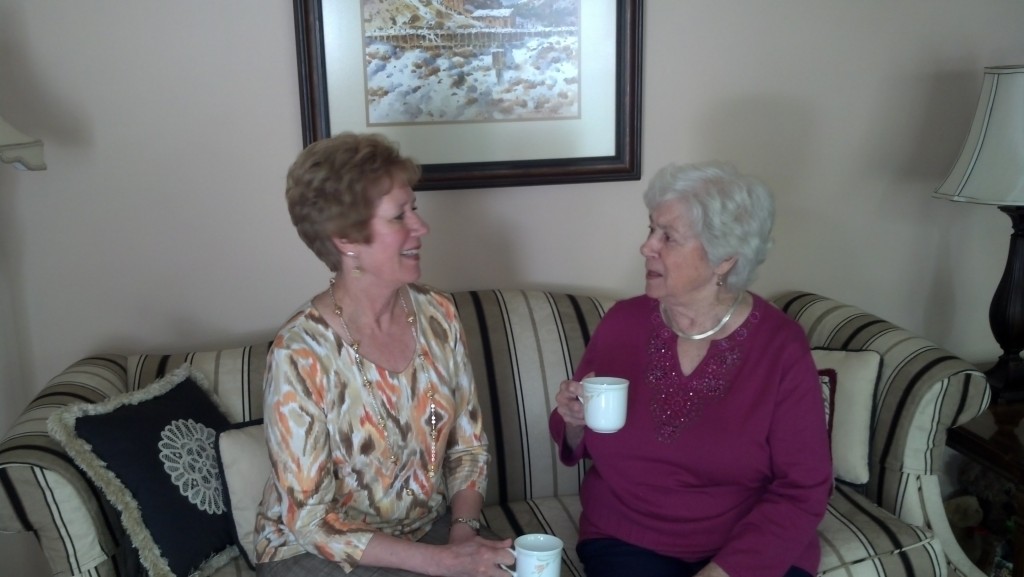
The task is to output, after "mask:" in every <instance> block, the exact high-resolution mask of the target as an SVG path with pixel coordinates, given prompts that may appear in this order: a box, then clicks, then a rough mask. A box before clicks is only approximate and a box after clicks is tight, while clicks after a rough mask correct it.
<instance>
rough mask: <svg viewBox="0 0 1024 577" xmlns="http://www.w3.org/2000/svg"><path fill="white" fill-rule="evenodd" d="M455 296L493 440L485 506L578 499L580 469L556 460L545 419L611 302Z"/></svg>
mask: <svg viewBox="0 0 1024 577" xmlns="http://www.w3.org/2000/svg"><path fill="white" fill-rule="evenodd" d="M453 297H454V299H455V305H456V307H457V308H458V310H459V316H460V318H461V319H462V325H463V327H464V329H465V331H466V340H467V342H468V345H467V346H468V347H469V357H470V362H471V363H472V365H473V374H474V378H475V380H476V386H477V394H478V395H479V398H480V405H481V408H482V410H483V413H484V428H485V430H486V432H487V437H488V439H490V443H491V457H492V458H491V463H490V469H489V471H488V472H489V475H488V479H489V481H488V487H487V495H486V498H485V502H486V504H488V505H494V504H497V503H508V502H510V501H521V500H526V499H538V498H541V497H551V496H555V495H575V494H578V493H579V484H580V481H581V480H582V479H583V472H584V468H583V465H580V466H578V467H565V466H562V465H561V464H560V463H559V461H558V455H557V452H556V451H555V446H554V443H552V442H551V437H550V436H549V434H548V415H550V414H551V411H552V410H554V400H555V393H557V392H558V387H559V385H560V384H561V382H562V381H563V380H565V379H567V378H569V377H570V376H572V373H573V370H574V369H575V368H576V365H577V364H579V360H580V357H582V356H583V350H584V349H585V348H586V346H587V343H588V342H589V341H590V335H591V333H593V331H594V329H595V328H596V327H597V323H598V322H599V321H600V320H601V317H602V316H604V313H605V311H607V310H608V308H609V307H610V306H611V305H612V303H613V302H614V300H613V299H601V298H595V297H587V296H579V295H571V294H564V293H555V292H542V291H519V290H486V291H468V292H458V293H454V294H453Z"/></svg>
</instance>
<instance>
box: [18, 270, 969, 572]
mask: <svg viewBox="0 0 1024 577" xmlns="http://www.w3.org/2000/svg"><path fill="white" fill-rule="evenodd" d="M453 297H454V299H455V302H456V305H457V306H458V309H459V313H460V315H461V317H462V321H463V324H464V326H465V329H466V333H467V336H468V341H469V349H470V352H471V360H472V364H473V370H474V373H475V377H476V382H477V385H478V390H479V395H480V400H481V404H482V408H483V410H484V413H485V415H487V419H486V422H487V433H488V435H489V437H490V439H491V445H492V450H493V455H494V457H495V458H494V459H493V460H492V463H491V471H490V473H491V482H490V484H489V488H488V494H487V496H486V508H485V510H484V513H483V516H484V520H485V521H486V523H487V524H488V525H489V526H490V527H491V528H492V529H493V530H494V531H496V532H497V533H498V534H501V535H513V534H518V533H524V532H548V533H553V534H556V535H558V536H560V537H561V538H562V539H563V540H564V541H565V542H566V549H565V555H564V559H563V567H562V576H563V577H569V576H581V575H583V571H582V568H581V565H580V563H579V560H578V559H577V558H576V555H575V551H574V546H575V544H576V534H577V518H578V515H579V512H580V503H579V498H578V496H577V492H578V487H579V483H580V480H581V479H582V477H583V473H584V469H583V468H582V466H581V467H576V468H569V467H564V466H562V465H560V464H558V461H557V459H556V455H555V451H554V447H553V444H552V443H551V442H550V440H549V439H548V434H547V418H548V413H549V412H550V411H551V409H552V399H553V398H554V394H555V391H556V389H557V387H558V385H559V383H560V382H561V380H562V379H564V378H565V377H566V376H567V375H569V374H570V373H571V372H572V369H573V367H574V366H575V365H576V363H577V362H578V360H579V358H580V355H581V354H582V352H583V349H584V347H585V345H586V343H587V341H588V339H589V336H590V334H591V332H592V331H593V330H594V327H595V326H596V325H597V323H598V322H599V320H600V318H601V316H602V315H603V314H604V312H605V311H606V310H607V308H608V307H609V306H610V305H611V303H612V302H613V301H612V300H610V299H601V298H595V297H590V296H582V295H569V294H561V293H554V292H542V291H518V290H484V291H467V292H459V293H454V294H453ZM774 303H775V304H776V305H777V306H779V307H780V308H781V309H783V310H784V311H785V312H786V313H787V314H788V315H790V316H791V317H793V318H794V319H796V320H797V321H798V322H799V323H800V324H801V325H802V326H803V327H804V329H805V330H806V332H807V334H808V336H809V337H810V341H811V344H812V345H813V346H817V347H827V348H833V349H834V348H841V349H849V350H853V349H872V350H876V351H878V352H880V353H881V354H882V356H883V369H882V372H883V374H882V378H881V380H880V384H879V386H878V390H877V391H876V393H875V399H876V408H875V410H874V418H873V422H874V432H873V437H872V445H871V479H870V482H869V483H868V484H867V485H866V486H865V487H862V488H859V490H854V489H852V488H850V487H846V486H843V485H838V486H837V487H836V491H835V494H834V496H833V498H832V501H831V503H830V505H829V509H828V514H827V516H826V518H825V520H824V521H823V523H822V524H821V527H820V530H819V536H820V539H821V542H822V550H823V557H822V561H821V567H820V574H821V575H829V576H831V575H844V576H857V575H865V576H867V575H918V576H922V575H947V574H948V575H958V574H959V575H970V576H973V577H979V576H980V575H981V573H980V572H979V571H978V570H977V569H976V568H974V567H973V566H972V565H971V564H970V562H969V561H968V560H967V558H966V557H965V555H964V553H963V552H962V551H961V550H960V548H959V547H958V546H957V544H956V541H955V540H954V538H953V536H952V532H951V530H950V528H949V525H948V522H947V520H946V518H945V515H944V511H943V507H942V501H941V496H940V488H939V483H938V480H937V477H936V467H937V466H939V464H940V463H941V462H942V459H941V457H942V452H943V450H944V445H945V438H946V430H947V429H948V428H949V427H952V426H955V425H957V424H959V423H962V422H964V421H966V420H968V419H970V418H972V417H974V416H975V415H977V414H978V413H980V412H981V411H982V410H984V408H985V407H986V405H987V404H988V402H989V392H988V387H987V385H986V382H985V380H984V377H983V376H982V375H981V374H980V373H979V372H978V371H977V370H975V369H974V367H972V366H971V365H969V364H967V363H966V362H964V361H962V360H960V359H958V358H956V357H954V356H953V355H951V354H950V353H948V352H946V351H944V350H941V349H939V348H937V347H936V346H935V345H933V344H931V343H929V342H927V341H925V340H924V339H921V338H919V337H916V336H914V335H912V334H910V333H909V332H907V331H905V330H903V329H900V328H899V327H896V326H894V325H892V324H891V323H888V322H885V321H883V320H881V319H879V318H877V317H874V316H871V315H869V314H866V313H864V312H862V311H860V310H858V309H856V308H854V307H852V306H847V305H843V304H841V303H838V302H836V301H833V300H830V299H827V298H824V297H821V296H817V295H813V294H808V293H797V292H794V293H788V294H784V295H781V296H778V297H777V298H775V299H774ZM267 346H268V344H267V343H261V344H256V345H251V346H247V347H241V348H237V349H224V350H219V351H207V352H191V353H182V354H169V355H155V354H141V355H140V354H136V355H113V354H111V355H97V356H93V357H89V358H86V359H82V360H81V361H79V362H77V363H75V364H73V365H71V366H70V367H68V368H67V369H66V370H65V371H64V372H62V373H61V374H59V375H57V376H56V377H54V378H53V379H52V380H51V381H50V382H49V384H48V385H47V386H46V387H45V388H44V389H43V390H42V391H41V392H40V393H39V394H38V395H37V396H36V397H35V399H33V400H32V402H31V403H30V404H29V406H28V407H27V408H26V409H25V411H24V412H23V414H22V415H21V416H20V418H19V419H18V420H17V422H16V423H15V425H14V427H13V428H12V429H11V430H10V431H9V432H8V433H7V435H6V437H5V438H4V440H3V441H2V443H0V532H21V531H32V532H34V533H35V535H36V536H37V538H38V540H39V542H40V544H41V546H42V549H43V552H44V554H45V555H46V558H47V560H48V561H49V564H50V567H51V574H52V575H54V576H56V577H70V576H74V575H89V576H103V577H106V576H115V575H117V576H129V575H137V574H142V569H141V567H140V566H139V562H138V558H137V556H136V555H134V554H133V551H132V549H131V545H130V543H129V541H128V539H127V538H126V536H125V535H124V530H123V528H122V527H121V524H120V522H119V520H118V516H117V513H116V512H115V511H114V510H113V509H112V508H111V507H110V506H109V505H108V504H107V503H105V502H104V500H103V499H102V498H101V497H100V495H99V493H98V491H97V490H96V488H95V487H93V486H92V485H91V484H90V483H89V482H88V481H87V480H86V479H85V478H84V477H83V476H82V474H81V473H80V472H79V470H78V469H76V467H75V466H74V464H73V463H72V462H71V460H70V459H69V458H68V457H67V455H66V454H65V453H64V451H63V450H62V449H61V447H60V446H59V445H58V444H57V443H56V442H55V441H54V440H53V439H52V438H51V437H50V436H49V435H48V434H47V432H46V420H47V417H48V416H49V414H50V413H51V412H52V411H54V409H56V408H58V407H61V406H63V405H67V404H69V403H81V402H87V403H94V402H98V401H100V400H102V399H106V398H109V397H111V396H113V395H117V394H120V393H123V392H126V391H132V390H136V389H138V388H140V387H143V386H145V385H146V384H148V383H151V382H152V381H154V380H155V379H157V378H158V377H160V376H161V375H162V374H163V373H164V372H166V371H169V370H172V369H174V368H175V367H177V366H179V365H181V364H182V363H185V362H187V363H190V364H191V365H192V366H193V367H195V368H198V369H199V370H201V371H202V372H203V373H204V374H205V376H206V377H207V381H208V382H209V383H210V384H211V385H212V386H213V387H214V388H215V389H216V391H217V394H218V396H219V398H220V400H221V402H222V404H223V405H225V406H227V407H229V410H230V412H231V414H230V415H229V417H230V419H231V420H232V421H234V422H242V421H247V420H251V419H256V418H259V417H260V416H262V395H261V388H262V378H263V373H264V369H265V355H266V351H267ZM836 410H837V411H842V407H841V406H840V407H837V408H836ZM0 538H2V537H0ZM215 575H216V576H218V577H222V576H243V575H252V572H251V571H250V570H249V569H248V567H246V566H245V564H244V563H243V562H242V561H241V559H240V558H235V559H234V560H233V561H231V562H230V563H229V564H228V565H226V566H223V567H221V568H220V569H219V570H218V571H217V572H216V573H215Z"/></svg>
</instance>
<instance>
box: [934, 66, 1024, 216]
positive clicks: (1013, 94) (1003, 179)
mask: <svg viewBox="0 0 1024 577" xmlns="http://www.w3.org/2000/svg"><path fill="white" fill-rule="evenodd" d="M933 196H935V197H937V198H947V199H949V200H958V201H964V202H973V203H978V204H993V205H999V206H1019V205H1024V65H1021V66H991V67H988V68H985V79H984V83H983V85H982V88H981V97H980V98H979V99H978V110H977V112H976V113H975V115H974V123H973V124H971V131H970V133H968V135H967V140H966V141H964V147H963V150H961V151H960V157H959V158H957V161H956V164H954V165H953V170H951V171H950V173H949V176H947V177H946V180H945V181H944V182H943V183H942V184H941V185H940V186H939V187H938V188H937V189H936V190H935V192H934V193H933Z"/></svg>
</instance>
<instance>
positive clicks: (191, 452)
mask: <svg viewBox="0 0 1024 577" xmlns="http://www.w3.org/2000/svg"><path fill="white" fill-rule="evenodd" d="M216 441H217V432H216V431H214V430H213V429H211V428H210V427H207V426H205V425H203V424H201V423H197V422H195V421H193V420H192V419H178V420H175V421H172V422H170V423H168V425H167V426H166V427H165V428H164V430H163V431H162V432H161V433H160V442H159V443H158V445H157V446H158V448H159V449H160V461H161V462H162V463H163V464H164V471H166V472H167V474H168V475H170V477H171V483H173V484H174V485H175V486H176V487H178V490H179V491H180V492H181V494H182V496H184V497H186V498H187V499H188V501H189V502H190V503H192V504H193V505H195V506H196V507H199V509H201V510H202V511H205V512H207V513H210V514H211V515H220V514H221V513H223V512H224V510H225V508H224V497H223V489H222V488H221V480H220V465H218V464H217V451H216V449H215V448H214V446H213V445H214V443H215V442H216Z"/></svg>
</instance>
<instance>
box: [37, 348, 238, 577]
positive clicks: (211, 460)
mask: <svg viewBox="0 0 1024 577" xmlns="http://www.w3.org/2000/svg"><path fill="white" fill-rule="evenodd" d="M207 390H208V389H207V388H206V383H205V381H204V379H203V376H202V374H200V373H198V372H194V371H192V370H191V368H190V367H189V366H188V365H183V366H182V367H181V368H179V369H177V370H175V371H174V372H172V373H170V374H168V375H167V376H165V377H164V378H162V379H160V380H158V381H156V382H154V383H153V384H151V385H149V386H147V387H144V388H142V389H139V390H138V391H134V392H131V393H126V394H124V395H120V396H118V397H114V398H111V399H108V400H106V401H104V402H101V403H97V404H93V405H90V404H79V405H70V406H68V407H65V408H64V409H61V410H59V411H57V412H55V413H54V414H53V415H51V416H50V419H49V421H48V426H49V430H50V434H51V435H52V436H53V437H54V438H56V439H57V440H58V441H59V442H60V443H61V445H63V446H64V448H65V450H67V452H68V455H70V456H71V458H72V459H73V460H74V461H75V463H76V464H77V465H78V466H79V467H81V468H82V470H83V471H85V473H86V474H87V475H88V476H89V478H90V479H91V480H92V482H93V484H95V485H96V486H97V487H99V489H100V490H101V491H102V492H103V494H104V495H106V497H107V499H108V500H109V501H110V503H111V504H112V505H113V506H114V507H115V508H116V509H117V510H118V511H119V512H120V514H121V522H122V523H123V524H124V528H125V529H126V531H127V533H128V536H129V538H130V539H131V541H132V545H133V546H134V547H135V549H136V550H137V551H138V554H139V560H140V561H141V563H142V565H143V567H145V568H146V570H147V572H148V573H149V575H150V576H151V577H182V576H185V575H198V576H203V575H209V574H210V573H212V572H213V571H214V570H216V569H217V568H218V567H220V566H222V565H224V564H225V563H227V562H228V561H230V560H231V559H232V558H234V557H235V555H237V551H236V549H235V548H234V547H233V546H232V545H233V542H232V533H231V519H230V515H229V512H228V509H227V507H226V506H225V504H224V496H223V492H222V485H221V474H220V469H219V466H218V464H217V457H216V449H215V447H214V442H215V440H216V435H217V431H219V430H223V429H225V428H227V427H228V426H229V424H230V423H229V422H228V420H227V418H226V417H225V416H224V414H223V412H222V411H221V410H220V408H219V407H218V406H217V405H216V404H215V402H214V400H213V398H211V395H210V394H209V393H208V392H207Z"/></svg>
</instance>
